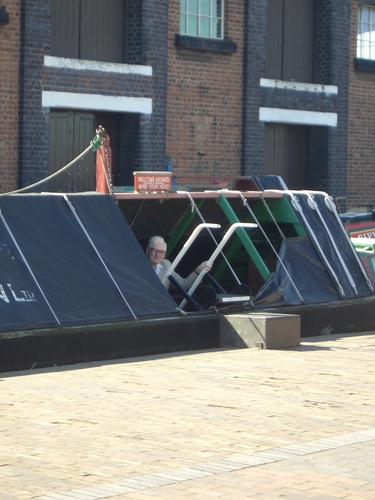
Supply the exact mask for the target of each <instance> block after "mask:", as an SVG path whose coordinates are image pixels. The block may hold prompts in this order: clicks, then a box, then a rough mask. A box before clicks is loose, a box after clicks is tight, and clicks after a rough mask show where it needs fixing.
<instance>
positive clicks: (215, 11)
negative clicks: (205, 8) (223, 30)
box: [211, 0, 222, 17]
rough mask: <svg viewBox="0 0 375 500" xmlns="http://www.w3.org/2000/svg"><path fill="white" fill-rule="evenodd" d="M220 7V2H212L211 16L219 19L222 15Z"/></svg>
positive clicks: (220, 0)
mask: <svg viewBox="0 0 375 500" xmlns="http://www.w3.org/2000/svg"><path fill="white" fill-rule="evenodd" d="M221 5H222V0H212V10H211V16H214V17H221V15H222V10H221Z"/></svg>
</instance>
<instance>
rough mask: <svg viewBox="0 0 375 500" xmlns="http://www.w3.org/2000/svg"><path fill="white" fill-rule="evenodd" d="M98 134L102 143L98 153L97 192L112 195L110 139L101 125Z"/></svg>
mask: <svg viewBox="0 0 375 500" xmlns="http://www.w3.org/2000/svg"><path fill="white" fill-rule="evenodd" d="M97 133H98V134H99V135H100V136H101V138H102V142H101V145H100V148H99V149H98V151H97V152H96V191H97V192H98V193H111V191H112V148H111V146H110V138H109V135H108V134H107V132H106V131H105V129H104V128H103V127H102V126H101V125H99V127H98V130H97Z"/></svg>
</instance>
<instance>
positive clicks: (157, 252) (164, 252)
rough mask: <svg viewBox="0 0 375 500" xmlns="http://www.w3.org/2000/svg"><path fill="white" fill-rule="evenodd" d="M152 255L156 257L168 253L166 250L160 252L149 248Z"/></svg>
mask: <svg viewBox="0 0 375 500" xmlns="http://www.w3.org/2000/svg"><path fill="white" fill-rule="evenodd" d="M148 248H149V249H150V250H151V252H152V253H154V254H156V255H165V254H166V253H167V252H166V251H165V250H158V249H157V248H151V247H148Z"/></svg>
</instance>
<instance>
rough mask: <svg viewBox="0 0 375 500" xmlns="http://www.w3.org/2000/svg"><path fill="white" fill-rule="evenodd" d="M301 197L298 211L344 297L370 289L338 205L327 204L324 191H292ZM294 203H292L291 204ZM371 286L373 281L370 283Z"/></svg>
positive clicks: (304, 226)
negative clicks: (337, 211)
mask: <svg viewBox="0 0 375 500" xmlns="http://www.w3.org/2000/svg"><path fill="white" fill-rule="evenodd" d="M292 196H293V197H294V198H295V199H297V200H298V204H299V209H297V210H296V208H295V206H294V208H295V212H296V215H297V217H298V218H299V220H300V222H301V224H302V226H303V228H304V229H305V231H306V233H307V235H308V236H309V237H310V240H311V242H312V244H313V245H314V247H315V249H316V251H317V253H318V254H319V256H320V259H321V260H322V262H323V263H324V265H325V267H326V269H327V271H328V273H329V274H330V276H331V278H332V281H333V283H334V284H335V286H336V289H337V290H338V292H339V294H340V296H341V298H355V297H363V296H366V295H369V294H370V293H371V291H372V290H371V288H369V280H366V279H365V275H366V273H365V271H364V270H363V266H362V264H361V263H360V261H359V259H357V258H356V254H355V250H354V248H353V244H352V243H351V241H350V239H349V237H348V235H347V233H346V231H345V230H344V228H343V225H342V223H341V221H340V220H339V217H338V216H337V215H336V212H335V210H336V209H335V208H334V207H333V210H334V211H332V210H331V209H330V208H328V206H327V204H326V200H327V201H328V198H329V197H328V195H327V194H326V193H323V192H294V191H293V192H292ZM292 205H293V204H292ZM370 286H371V285H370Z"/></svg>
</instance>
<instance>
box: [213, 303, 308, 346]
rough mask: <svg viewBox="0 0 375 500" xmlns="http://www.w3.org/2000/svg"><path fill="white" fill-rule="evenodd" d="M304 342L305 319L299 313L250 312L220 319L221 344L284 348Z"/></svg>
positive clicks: (229, 315) (224, 316)
mask: <svg viewBox="0 0 375 500" xmlns="http://www.w3.org/2000/svg"><path fill="white" fill-rule="evenodd" d="M300 340H301V318H300V316H298V315H297V314H277V313H264V312H259V313H254V312H251V313H247V314H228V315H223V316H220V345H221V346H223V347H226V346H228V347H229V346H231V347H257V348H259V349H281V348H283V347H294V346H297V345H299V344H300Z"/></svg>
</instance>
